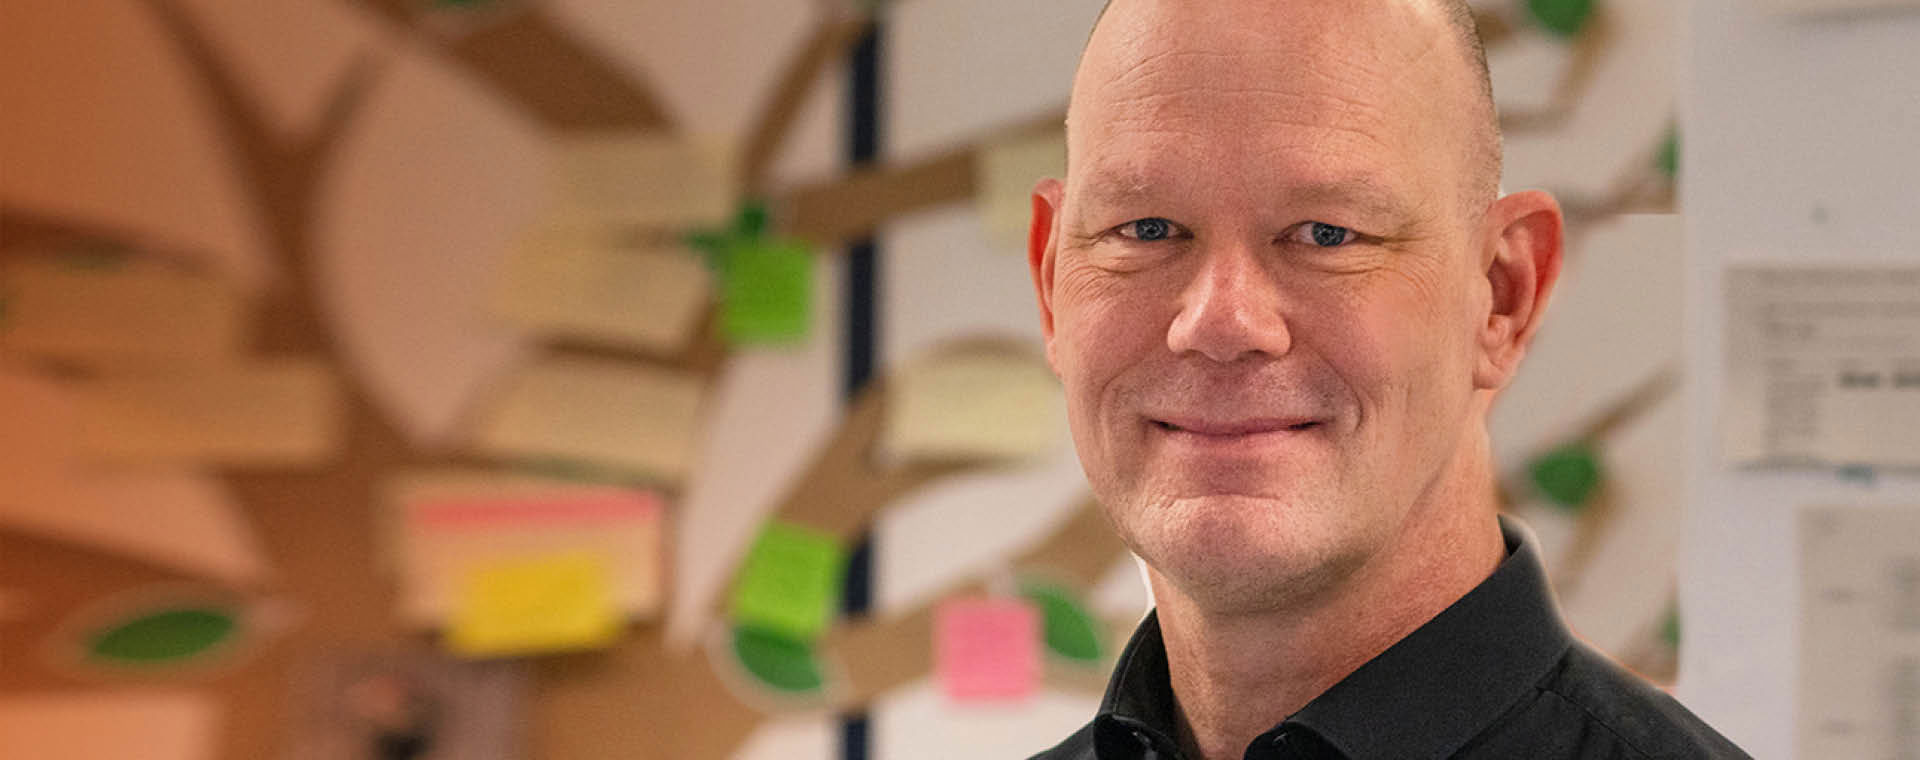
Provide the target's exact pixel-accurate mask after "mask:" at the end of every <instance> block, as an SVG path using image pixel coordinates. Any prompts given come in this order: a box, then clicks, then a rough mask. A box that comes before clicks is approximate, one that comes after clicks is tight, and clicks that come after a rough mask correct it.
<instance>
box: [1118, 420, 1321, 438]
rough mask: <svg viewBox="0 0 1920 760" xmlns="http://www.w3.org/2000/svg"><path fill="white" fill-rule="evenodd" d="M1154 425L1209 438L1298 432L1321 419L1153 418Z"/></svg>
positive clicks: (1316, 423)
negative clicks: (1228, 420)
mask: <svg viewBox="0 0 1920 760" xmlns="http://www.w3.org/2000/svg"><path fill="white" fill-rule="evenodd" d="M1151 422H1152V423H1153V425H1154V427H1157V428H1160V429H1161V430H1165V431H1167V432H1171V433H1188V434H1191V435H1199V436H1206V437H1208V438H1233V437H1239V436H1248V435H1260V434H1263V433H1280V432H1292V433H1298V432H1302V431H1306V430H1312V429H1314V428H1316V427H1319V426H1320V424H1321V422H1320V421H1319V420H1242V421H1238V422H1225V423H1216V422H1199V421H1187V420H1158V419H1156V420H1151Z"/></svg>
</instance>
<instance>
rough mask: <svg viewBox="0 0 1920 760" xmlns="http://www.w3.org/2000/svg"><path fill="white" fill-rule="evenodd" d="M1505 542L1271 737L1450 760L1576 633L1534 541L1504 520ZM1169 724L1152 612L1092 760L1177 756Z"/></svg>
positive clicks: (1112, 696) (1110, 700)
mask: <svg viewBox="0 0 1920 760" xmlns="http://www.w3.org/2000/svg"><path fill="white" fill-rule="evenodd" d="M1500 532H1501V535H1502V537H1503V538H1504V539H1505V541H1506V548H1507V557H1506V559H1505V560H1502V561H1501V563H1500V565H1499V566H1498V567H1496V568H1495V569H1494V571H1493V574H1492V575H1490V576H1488V577H1487V579H1486V580H1484V581H1482V582H1481V583H1480V585H1478V586H1475V587H1474V588H1473V590H1472V591H1469V592H1467V595H1466V596H1463V597H1461V598H1460V599H1459V600H1458V601H1456V602H1454V603H1453V604H1452V605H1451V606H1449V607H1447V608H1446V609H1445V610H1443V611H1441V613H1440V614H1439V615H1437V616H1435V617H1434V618H1433V619H1432V620H1429V621H1427V623H1426V624H1425V625H1422V626H1420V627H1419V628H1417V629H1415V630H1414V632H1413V633H1411V634H1408V635H1407V636H1406V638H1403V639H1401V640H1400V641H1399V642H1397V643H1395V644H1394V645H1393V646H1391V647H1388V648H1387V650H1386V651H1385V652H1382V653H1380V654H1379V655H1378V656H1376V657H1374V658H1373V659H1372V660H1370V661H1368V662H1367V663H1366V664H1364V665H1362V666H1360V668H1359V669H1358V670H1355V671H1354V672H1353V673H1351V674H1349V675H1348V676H1347V677H1346V678H1345V679H1342V680H1341V681H1340V682H1339V683H1337V684H1334V685H1333V687H1332V688H1330V689H1328V690H1327V691H1326V692H1325V693H1323V694H1321V695H1320V696H1318V697H1316V698H1314V700H1313V701H1312V702H1309V703H1307V706H1306V707H1303V708H1301V709H1300V711H1299V712H1297V713H1294V714H1293V715H1292V716H1290V717H1289V718H1287V720H1286V721H1285V722H1284V723H1283V724H1282V726H1276V727H1275V729H1274V730H1275V732H1277V731H1279V730H1281V729H1282V728H1283V727H1286V726H1298V727H1302V728H1306V729H1308V730H1311V731H1312V732H1314V733H1315V734H1318V735H1319V737H1320V738H1321V739H1323V740H1325V741H1326V742H1328V743H1330V744H1332V745H1333V746H1334V747H1337V748H1338V749H1339V750H1340V751H1341V752H1343V753H1344V754H1345V755H1347V756H1348V757H1355V758H1371V757H1394V758H1423V757H1435V758H1437V757H1445V756H1448V755H1451V754H1452V753H1453V752H1454V751H1455V750H1457V749H1459V748H1460V747H1461V746H1462V745H1464V744H1465V743H1466V742H1467V740H1468V739H1471V738H1473V736H1474V735H1476V734H1478V733H1479V732H1480V731H1481V730H1482V729H1483V728H1485V727H1486V726H1487V725H1489V724H1491V723H1492V722H1493V721H1494V719H1496V718H1498V717H1499V716H1500V715H1501V713H1503V712H1505V711H1506V709H1507V708H1508V707H1509V706H1510V705H1512V704H1513V702H1514V700H1516V699H1518V698H1520V697H1521V696H1523V695H1524V694H1526V693H1527V692H1528V690H1530V689H1531V688H1532V687H1533V685H1534V684H1535V683H1537V682H1538V681H1539V679H1540V678H1541V677H1542V676H1544V675H1545V674H1546V673H1547V671H1548V670H1549V669H1551V668H1552V667H1553V665H1554V663H1555V662H1557V661H1558V660H1559V659H1560V656H1561V655H1562V654H1563V653H1564V652H1565V651H1566V649H1567V648H1568V647H1569V646H1571V645H1572V643H1573V635H1572V633H1571V632H1569V631H1568V630H1567V627H1566V624H1565V623H1563V622H1562V621H1561V619H1560V614H1559V609H1558V608H1557V607H1556V606H1555V604H1554V601H1553V595H1552V592H1551V590H1550V588H1549V586H1548V584H1547V577H1546V571H1545V569H1544V568H1543V567H1542V565H1541V562H1540V555H1539V549H1538V548H1537V547H1536V546H1535V543H1534V539H1533V538H1532V536H1531V535H1530V534H1529V533H1528V532H1527V531H1526V528H1524V527H1523V526H1521V525H1520V524H1519V523H1517V522H1514V521H1511V520H1509V519H1508V518H1506V517H1504V516H1503V517H1501V518H1500ZM1176 720H1177V719H1176V716H1175V711H1174V701H1173V688H1172V685H1171V683H1170V681H1169V679H1168V675H1167V654H1166V646H1165V644H1164V643H1163V641H1162V640H1161V637H1160V621H1159V618H1158V615H1157V613H1149V614H1148V615H1147V618H1146V620H1144V621H1142V622H1141V624H1140V626H1139V628H1138V629H1136V630H1135V631H1134V635H1133V638H1132V640H1130V641H1129V642H1128V643H1127V647H1126V649H1125V651H1123V652H1122V653H1121V655H1120V660H1119V664H1118V666H1117V667H1116V669H1115V671H1114V677H1113V679H1112V681H1111V682H1109V684H1108V686H1107V694H1106V697H1105V699H1103V700H1102V701H1101V705H1100V714H1099V716H1098V717H1096V718H1095V740H1096V742H1097V743H1098V744H1099V751H1100V755H1099V756H1100V757H1103V758H1104V757H1136V756H1140V755H1141V754H1142V753H1141V752H1140V750H1141V749H1142V748H1144V747H1148V746H1151V748H1152V749H1153V750H1154V752H1157V753H1159V754H1160V755H1166V756H1174V755H1175V754H1176V753H1175V752H1174V751H1173V749H1174V748H1175V747H1177V746H1178V745H1177V744H1176V743H1175V742H1174V738H1173V737H1175V736H1177V735H1178V732H1177V729H1176V726H1177V723H1176ZM1269 733H1273V732H1269ZM1260 740H1261V741H1265V740H1266V737H1264V736H1263V737H1262V738H1261V739H1260Z"/></svg>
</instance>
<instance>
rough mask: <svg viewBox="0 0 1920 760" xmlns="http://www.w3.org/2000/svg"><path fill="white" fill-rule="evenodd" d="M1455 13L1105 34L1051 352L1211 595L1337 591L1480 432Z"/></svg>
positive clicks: (1135, 536) (1264, 15)
mask: <svg viewBox="0 0 1920 760" xmlns="http://www.w3.org/2000/svg"><path fill="white" fill-rule="evenodd" d="M1437 13H1438V11H1436V10H1434V9H1432V8H1430V7H1428V6H1427V5H1426V4H1425V3H1417V2H1378V3H1354V2H1346V1H1340V2H1335V1H1308V0H1300V1H1296V2H1286V3H1275V2H1216V1H1213V0H1209V2H1154V1H1152V0H1147V1H1143V2H1121V3H1116V4H1115V6H1114V7H1113V8H1112V9H1111V11H1110V12H1109V14H1108V16H1107V18H1106V19H1105V20H1104V21H1102V23H1101V25H1100V27H1099V29H1098V30H1097V31H1096V33H1095V36H1094V37H1093V39H1092V40H1091V42H1090V44H1089V48H1088V52H1087V54H1086V57H1085V59H1084V60H1083V62H1082V64H1081V69H1080V72H1079V75H1078V76H1077V78H1076V80H1075V83H1074V97H1073V105H1072V109H1071V112H1070V117H1069V123H1068V130H1069V132H1068V134H1069V144H1070V146H1071V160H1070V166H1071V168H1070V170H1069V174H1068V177H1067V180H1066V183H1065V186H1064V189H1061V188H1060V187H1059V186H1058V185H1051V186H1050V185H1044V184H1043V186H1042V189H1041V192H1040V194H1041V196H1043V198H1045V199H1046V201H1047V202H1046V203H1045V204H1044V205H1042V206H1041V207H1040V208H1041V210H1042V212H1043V213H1046V212H1049V211H1050V212H1051V219H1050V225H1049V226H1048V227H1047V228H1045V229H1042V230H1039V231H1038V232H1042V233H1048V234H1050V235H1051V237H1050V239H1051V241H1052V242H1051V243H1050V244H1048V245H1047V246H1046V247H1045V249H1044V250H1045V255H1044V256H1041V257H1038V258H1036V261H1035V265H1036V273H1035V274H1036V281H1037V284H1038V286H1039V288H1040V291H1041V297H1042V302H1043V307H1044V311H1045V312H1046V313H1047V318H1048V320H1049V324H1048V325H1047V330H1048V347H1047V348H1048V356H1049V359H1050V361H1051V362H1052V364H1053V366H1054V368H1055V371H1056V372H1057V373H1058V374H1059V375H1060V377H1061V379H1062V381H1063V382H1064V384H1065V386H1066V391H1067V397H1068V404H1069V418H1070V420H1071V422H1072V427H1073V433H1074V440H1075V444H1076V446H1077V448H1078V449H1079V453H1080V458H1081V461H1082V464H1083V466H1084V467H1085V469H1086V471H1087V475H1088V478H1089V480H1090V481H1091V482H1092V484H1093V486H1094V489H1095V492H1096V493H1097V495H1098V496H1099V497H1100V498H1101V500H1102V502H1103V503H1105V504H1106V506H1107V508H1108V510H1109V512H1110V517H1111V518H1112V521H1113V522H1114V524H1115V527H1116V528H1117V529H1118V530H1119V532H1120V534H1121V535H1122V537H1123V538H1124V539H1125V540H1126V541H1127V543H1128V544H1129V546H1131V547H1132V548H1133V549H1134V550H1135V551H1136V552H1138V553H1139V554H1140V555H1141V556H1142V557H1143V558H1144V559H1145V560H1146V561H1147V563H1148V564H1149V565H1150V566H1152V567H1153V568H1154V569H1155V570H1156V571H1157V573H1158V574H1159V575H1161V576H1162V577H1164V578H1165V579H1167V580H1168V581H1170V582H1172V583H1174V584H1175V585H1176V586H1178V587H1180V588H1181V589H1182V590H1183V591H1185V592H1186V593H1187V594H1188V595H1189V596H1192V597H1195V598H1204V599H1212V600H1214V602H1216V603H1217V604H1220V605H1223V606H1227V607H1244V608H1248V609H1252V608H1255V607H1264V606H1270V605H1271V604H1273V603H1274V602H1275V601H1277V599H1279V598H1280V597H1281V596H1286V595H1299V594H1303V593H1310V592H1311V591H1312V590H1313V589H1316V588H1323V587H1326V586H1328V584H1331V583H1334V582H1336V581H1337V580H1338V579H1339V578H1341V577H1344V576H1346V575H1347V574H1350V573H1352V572H1354V571H1356V570H1357V569H1359V568H1361V567H1363V566H1365V564H1366V562H1367V560H1368V558H1370V557H1371V556H1373V555H1374V554H1375V553H1376V552H1377V551H1378V550H1379V549H1380V548H1381V547H1383V546H1385V545H1387V544H1388V543H1390V542H1391V541H1393V540H1394V539H1395V538H1396V536H1397V534H1398V533H1399V532H1400V531H1403V530H1407V529H1408V526H1409V525H1411V524H1413V523H1414V522H1416V521H1418V520H1420V519H1422V517H1423V515H1422V509H1423V507H1421V506H1420V505H1421V504H1422V502H1423V498H1422V497H1423V494H1426V493H1429V492H1430V491H1432V490H1433V488H1434V485H1435V483H1437V482H1439V481H1441V480H1442V479H1443V478H1444V476H1445V475H1446V474H1447V473H1448V471H1449V467H1450V466H1452V463H1453V458H1454V455H1455V452H1456V451H1459V450H1460V449H1461V448H1462V446H1463V445H1469V444H1470V443H1471V442H1472V441H1475V440H1478V439H1477V438H1473V437H1471V436H1472V435H1473V433H1472V431H1473V430H1475V426H1477V425H1479V424H1480V420H1479V418H1478V416H1477V415H1478V414H1480V413H1482V407H1481V401H1480V399H1478V398H1477V391H1476V387H1475V382H1474V366H1475V361H1476V358H1477V353H1476V351H1477V350H1478V346H1477V344H1476V340H1475V336H1476V334H1477V333H1476V331H1477V330H1478V329H1479V327H1480V326H1481V325H1482V324H1484V323H1485V321H1486V319H1487V313H1488V300H1489V298H1490V296H1489V285H1488V280H1487V276H1486V262H1485V261H1483V260H1481V256H1480V254H1479V253H1478V247H1479V245H1480V243H1479V241H1478V240H1477V239H1476V225H1477V222H1478V213H1479V211H1480V210H1481V209H1479V208H1471V206H1472V205H1474V204H1473V203H1472V202H1470V201H1469V199H1468V198H1467V197H1466V195H1465V193H1464V192H1463V187H1464V186H1465V184H1466V183H1464V182H1463V181H1462V178H1463V177H1465V176H1468V173H1469V172H1470V171H1471V170H1472V167H1473V164H1472V161H1473V160H1474V159H1473V153H1472V151H1471V150H1470V149H1469V145H1470V142H1469V137H1468V136H1469V135H1470V134H1471V132H1470V131H1469V128H1468V126H1467V125H1468V124H1469V122H1467V121H1466V120H1467V119H1468V118H1470V116H1469V115H1470V114H1472V113H1473V111H1471V109H1472V108H1473V107H1475V105H1476V104H1477V101H1476V100H1475V98H1474V91H1473V90H1472V89H1471V88H1472V87H1473V85H1472V84H1471V82H1470V80H1469V78H1468V77H1467V76H1466V73H1465V71H1466V64H1465V62H1464V59H1463V58H1462V56H1463V53H1462V51H1460V50H1459V49H1458V47H1457V43H1455V42H1454V41H1453V39H1452V37H1451V36H1449V35H1450V32H1449V31H1448V30H1447V28H1446V27H1445V22H1444V21H1443V20H1442V19H1441V18H1440V17H1439V16H1438V15H1437ZM1046 223H1047V222H1042V224H1046Z"/></svg>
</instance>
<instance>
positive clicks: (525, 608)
mask: <svg viewBox="0 0 1920 760" xmlns="http://www.w3.org/2000/svg"><path fill="white" fill-rule="evenodd" d="M612 590H613V589H612V584H611V583H610V582H609V581H608V572H607V565H606V561H605V560H604V559H602V558H601V557H599V556H596V555H593V554H587V553H570V554H557V555H553V556H549V557H540V558H533V559H522V560H516V561H510V562H502V563H500V564H497V565H493V566H490V567H482V568H478V569H476V570H474V571H473V573H472V574H470V575H469V576H468V579H467V583H466V589H465V593H464V594H462V596H461V602H460V606H459V609H458V610H456V611H455V613H454V616H453V621H452V623H453V624H452V627H451V628H450V629H449V630H448V632H447V647H448V648H449V649H450V650H452V651H453V652H454V653H455V654H459V655H462V656H465V657H511V656H520V655H531V654H545V653H553V652H567V651H576V650H581V649H595V648H600V647H604V646H607V645H609V644H611V643H613V641H614V639H616V638H618V637H619V635H620V615H619V611H618V610H617V609H616V608H615V606H614V603H613V594H612Z"/></svg>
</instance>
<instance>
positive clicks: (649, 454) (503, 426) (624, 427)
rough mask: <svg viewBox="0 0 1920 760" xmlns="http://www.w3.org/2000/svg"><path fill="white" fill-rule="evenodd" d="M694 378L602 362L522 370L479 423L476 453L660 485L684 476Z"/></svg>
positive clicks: (693, 421) (696, 406)
mask: <svg viewBox="0 0 1920 760" xmlns="http://www.w3.org/2000/svg"><path fill="white" fill-rule="evenodd" d="M702 392H703V388H702V385H701V381H700V378H699V376H697V375H694V374H692V373H689V372H684V371H681V370H675V369H667V368H662V367H657V366H651V365H646V364H638V363H633V362H621V361H611V360H604V359H577V358H548V359H546V360H544V361H540V362H537V363H534V364H532V365H529V366H527V367H525V368H522V369H521V370H520V371H519V372H518V373H516V374H515V375H514V376H513V377H512V378H510V379H509V381H508V383H507V384H506V386H505V391H504V392H503V393H502V394H501V396H500V398H499V400H498V402H497V404H496V405H495V406H494V407H493V408H492V409H491V410H489V412H488V413H487V415H486V416H485V418H484V419H483V420H482V421H481V424H480V428H479V430H478V433H477V435H476V437H475V439H474V447H475V448H476V449H477V450H478V451H479V452H480V453H482V454H487V455H491V456H497V457H502V458H508V459H519V460H527V461H549V460H555V459H558V460H566V461H572V462H580V463H585V464H589V465H595V466H600V467H607V468H611V469H614V470H618V471H622V472H627V473H631V474H634V475H638V476H641V477H646V478H650V479H653V480H655V481H659V482H664V483H676V482H679V481H680V480H681V479H683V478H685V477H686V474H687V468H688V466H689V463H690V461H691V458H692V452H693V443H694V437H695V435H697V434H698V432H699V421H700V400H701V395H702Z"/></svg>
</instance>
